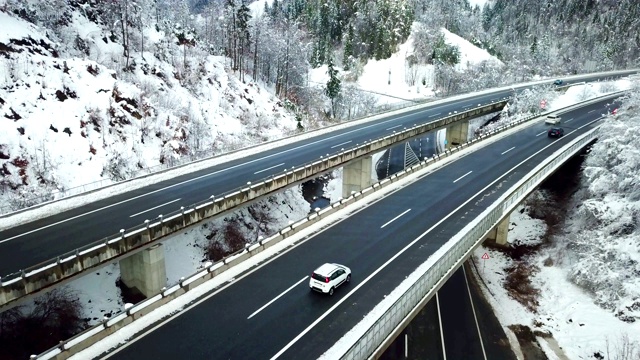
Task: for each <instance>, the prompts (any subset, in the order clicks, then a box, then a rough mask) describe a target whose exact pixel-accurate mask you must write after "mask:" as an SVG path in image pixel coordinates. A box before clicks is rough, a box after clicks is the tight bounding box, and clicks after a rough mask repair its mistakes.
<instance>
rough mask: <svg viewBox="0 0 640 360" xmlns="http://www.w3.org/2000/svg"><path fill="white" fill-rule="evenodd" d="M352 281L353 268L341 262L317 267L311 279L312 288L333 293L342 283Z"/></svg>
mask: <svg viewBox="0 0 640 360" xmlns="http://www.w3.org/2000/svg"><path fill="white" fill-rule="evenodd" d="M349 281H351V269H349V268H348V267H346V266H343V265H339V264H332V263H326V264H324V265H322V266H320V267H319V268H317V269H316V270H315V271H314V272H313V273H312V274H311V279H309V287H310V288H311V290H315V291H319V292H321V293H324V294H329V295H333V291H334V290H335V289H336V288H337V287H338V286H340V285H342V284H344V283H348V282H349Z"/></svg>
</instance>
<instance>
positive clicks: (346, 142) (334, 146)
mask: <svg viewBox="0 0 640 360" xmlns="http://www.w3.org/2000/svg"><path fill="white" fill-rule="evenodd" d="M398 126H400V125H398ZM387 130H388V129H387ZM351 141H352V140H349V141H345V142H343V143H341V144H338V145H333V146H332V147H331V148H332V149H333V148H337V147H338V146H342V145H346V144H348V143H350V142H351Z"/></svg>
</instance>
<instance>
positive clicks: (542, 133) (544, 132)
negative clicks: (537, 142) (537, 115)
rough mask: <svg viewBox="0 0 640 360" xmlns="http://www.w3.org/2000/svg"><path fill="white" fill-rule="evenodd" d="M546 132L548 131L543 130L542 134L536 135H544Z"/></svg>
mask: <svg viewBox="0 0 640 360" xmlns="http://www.w3.org/2000/svg"><path fill="white" fill-rule="evenodd" d="M546 133H547V132H546V131H543V132H541V133H540V134H538V135H536V136H540V135H544V134H546Z"/></svg>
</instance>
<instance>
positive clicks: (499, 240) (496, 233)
mask: <svg viewBox="0 0 640 360" xmlns="http://www.w3.org/2000/svg"><path fill="white" fill-rule="evenodd" d="M509 218H510V216H507V217H506V218H505V219H504V220H502V221H501V222H500V223H499V224H498V226H496V227H495V228H493V229H492V230H491V231H490V232H489V234H488V235H487V240H492V241H494V242H495V243H496V245H499V246H506V245H508V244H509V242H508V236H509Z"/></svg>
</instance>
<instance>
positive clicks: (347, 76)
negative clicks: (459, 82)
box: [309, 23, 502, 105]
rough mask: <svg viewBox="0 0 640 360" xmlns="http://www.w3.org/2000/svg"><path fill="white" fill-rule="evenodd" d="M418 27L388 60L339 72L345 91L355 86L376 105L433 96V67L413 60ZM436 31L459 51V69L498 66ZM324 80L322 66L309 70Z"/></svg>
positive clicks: (484, 54)
mask: <svg viewBox="0 0 640 360" xmlns="http://www.w3.org/2000/svg"><path fill="white" fill-rule="evenodd" d="M419 26H420V24H419V23H415V24H414V26H413V27H412V29H413V30H412V33H411V35H409V38H408V39H407V41H405V42H404V43H402V44H400V45H399V46H398V50H397V51H396V52H394V53H393V54H392V55H391V57H389V58H388V59H381V60H375V59H371V60H369V61H367V63H366V64H365V65H364V66H362V68H356V69H354V70H350V71H348V72H343V73H342V76H343V79H344V83H343V86H344V88H345V89H346V92H347V93H348V91H349V90H351V91H356V89H357V91H359V92H360V96H366V95H364V94H369V95H370V96H371V97H372V98H373V101H374V102H375V103H376V104H378V105H380V104H394V103H401V102H403V101H406V100H424V99H429V98H433V97H434V96H435V93H434V87H435V75H434V66H433V65H429V64H421V63H417V62H415V53H414V48H415V44H414V41H415V37H414V35H413V34H414V32H415V30H416V28H417V27H419ZM440 32H441V34H442V35H443V36H444V40H445V41H446V43H447V44H449V45H451V46H454V47H456V48H457V49H458V50H459V51H460V64H459V65H458V66H457V67H458V69H459V70H461V71H462V70H465V69H466V68H467V67H470V66H474V65H480V64H481V63H483V62H489V63H492V64H496V65H498V66H499V65H501V64H502V62H501V61H500V60H498V59H497V58H495V57H494V56H492V55H490V54H489V53H488V52H487V51H486V50H483V49H480V48H478V47H477V46H475V45H473V44H471V43H470V42H469V41H467V40H465V39H463V38H461V37H460V36H458V35H455V34H453V33H451V32H450V31H448V30H447V29H445V28H442V29H440ZM328 80H329V77H328V75H327V66H326V65H323V66H320V67H318V68H315V69H311V70H310V71H309V81H310V82H311V83H312V84H317V85H318V86H323V85H324V84H326V82H327V81H328Z"/></svg>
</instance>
